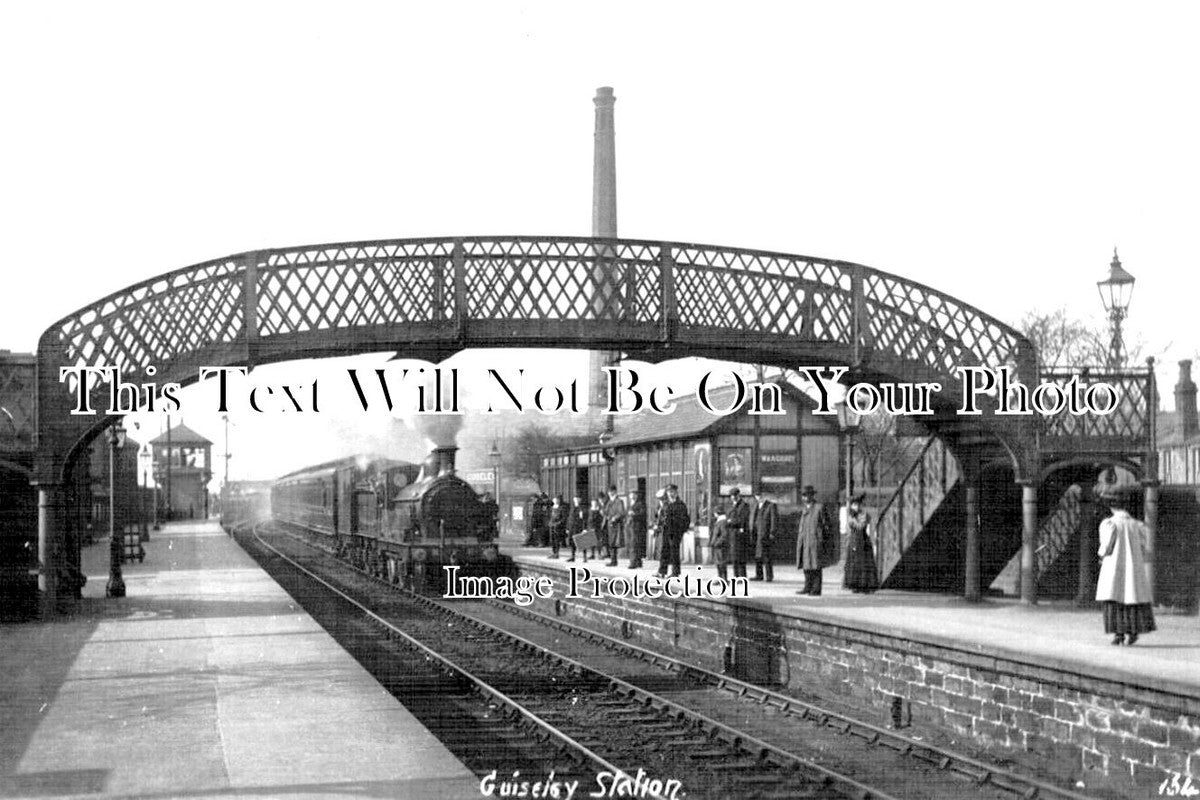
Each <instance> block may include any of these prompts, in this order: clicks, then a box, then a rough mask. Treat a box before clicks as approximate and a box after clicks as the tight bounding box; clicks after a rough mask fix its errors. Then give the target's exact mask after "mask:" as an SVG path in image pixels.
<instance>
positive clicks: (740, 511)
mask: <svg viewBox="0 0 1200 800" xmlns="http://www.w3.org/2000/svg"><path fill="white" fill-rule="evenodd" d="M800 497H801V507H800V517H799V522H798V530H797V537H796V567H797V568H799V569H801V570H803V571H804V579H805V582H804V588H803V589H802V590H801V591H800V592H798V594H808V595H819V594H821V580H822V572H823V570H824V569H825V567H828V566H830V565H832V564H836V563H837V562H838V561H839V560H840V555H841V536H840V531H839V530H838V529H837V528H836V527H835V525H834V523H833V521H832V520H831V519H830V516H829V514H828V513H827V511H826V509H825V506H824V505H823V504H821V503H819V502H817V499H816V498H817V493H816V490H815V489H814V488H813V487H812V486H805V487H804V489H803V490H802V491H801V493H800ZM752 499H754V500H755V502H754V504H753V505H751V503H750V502H747V500H746V499H745V498H743V497H742V496H741V490H740V489H738V488H734V489H732V490H731V491H730V495H729V503H728V506H727V507H724V508H722V507H718V508H717V510H716V512H715V515H714V519H713V525H712V532H711V534H710V537H709V543H710V546H711V547H712V552H713V558H714V561H715V562H716V567H717V573H718V575H720V577H721V578H727V577H728V569H729V566H730V565H731V564H732V566H733V575H734V577H745V576H746V565H747V563H748V562H749V561H750V560H751V559H753V560H754V577H753V578H751V580H756V581H773V580H774V579H775V569H774V563H775V562H774V557H773V555H772V549H773V547H774V545H775V542H776V539H777V538H778V535H779V533H780V515H779V506H778V503H777V501H776V500H775V499H774V498H773V497H771V496H770V495H768V494H761V495H760V496H758V497H757V498H752ZM863 499H864V497H863V495H859V496H857V497H855V498H853V500H852V501H851V503H850V507H849V512H848V514H847V518H846V527H847V532H848V534H849V540H848V543H847V548H846V573H845V581H844V583H845V586H846V588H848V589H850V590H851V591H854V592H873V591H875V590H876V589H878V588H879V577H878V574H877V572H876V568H875V556H874V547H873V545H872V530H871V517H870V515H869V514H868V513H867V512H866V510H865V509H864V508H863V505H862V503H863ZM527 520H528V524H527V534H526V541H525V544H526V545H527V546H532V547H549V548H550V556H549V557H550V558H555V559H557V558H560V557H561V554H562V552H563V551H564V550H566V551H567V552H568V556H567V559H566V560H567V561H568V562H573V561H575V560H576V558H577V557H579V556H580V555H582V560H583V561H588V560H589V558H602V559H604V560H605V561H606V563H607V564H608V565H609V566H612V567H615V566H617V555H618V552H619V551H620V550H622V549H624V550H625V552H626V554H627V555H628V557H629V568H630V569H640V568H641V567H642V566H643V560H644V559H645V556H646V540H647V533H648V532H649V530H650V514H649V510H648V508H647V505H646V501H645V499H644V498H643V497H642V494H641V492H640V491H634V492H633V493H631V494H630V495H629V497H628V500H626V499H625V498H622V497H621V496H620V495H619V494H618V493H617V487H616V486H609V487H608V492H607V493H606V494H601V495H598V496H597V497H595V498H594V499H592V500H591V502H590V504H589V505H587V506H585V505H584V502H583V498H581V497H579V496H578V495H576V496H574V497H572V498H571V503H570V504H569V505H568V504H567V503H566V501H565V499H564V498H563V496H562V495H557V496H555V497H553V498H551V497H550V496H549V495H547V494H545V493H542V494H541V495H540V496H535V497H533V498H530V501H529V504H528V511H527ZM653 520H654V522H653V529H654V530H655V531H656V532H657V534H658V545H659V553H658V555H659V574H660V575H664V576H665V575H668V574H670V575H679V574H680V568H681V567H680V547H681V545H682V542H683V536H684V534H685V533H687V531H688V529H689V528H690V527H691V518H690V515H689V513H688V508H687V505H686V504H685V503H684V502H683V500H682V499H680V497H679V487H678V486H676V485H675V484H671V485H670V486H667V487H666V489H664V490H662V491H661V492H659V494H658V502H657V508H656V510H655V512H654V517H653ZM585 534H590V535H585ZM580 551H582V552H580Z"/></svg>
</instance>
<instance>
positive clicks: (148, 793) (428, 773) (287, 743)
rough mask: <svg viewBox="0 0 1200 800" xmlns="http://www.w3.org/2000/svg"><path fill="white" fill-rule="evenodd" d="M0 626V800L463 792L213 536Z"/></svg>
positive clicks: (370, 687) (470, 784)
mask: <svg viewBox="0 0 1200 800" xmlns="http://www.w3.org/2000/svg"><path fill="white" fill-rule="evenodd" d="M145 548H146V557H145V561H144V562H143V563H130V564H125V565H124V568H123V569H124V577H125V583H126V586H127V597H125V598H120V599H106V598H105V597H104V587H105V583H106V580H107V577H108V542H107V540H101V541H100V542H98V543H97V544H94V545H92V546H90V547H87V548H85V549H84V553H83V568H84V572H85V573H86V575H87V578H88V581H87V585H86V586H85V587H84V598H83V600H81V601H80V602H79V605H78V609H77V610H76V612H75V613H72V614H70V615H68V616H66V617H64V618H62V619H60V620H56V621H53V622H48V623H24V624H13V625H0V674H3V675H4V676H5V678H4V682H3V688H2V689H0V719H3V720H4V725H3V730H2V731H0V797H36V798H55V797H89V798H109V797H136V798H181V797H187V798H230V797H254V798H264V799H265V798H317V797H321V798H327V797H333V796H337V797H379V798H385V797H386V798H414V800H415V799H417V798H460V797H472V796H477V795H478V792H479V781H478V779H477V778H476V777H474V776H473V775H472V774H471V773H470V772H469V771H468V770H467V769H466V767H464V766H463V765H462V763H461V762H459V761H458V759H456V758H455V757H454V756H453V755H452V754H451V753H450V752H449V751H447V750H446V749H445V748H444V747H443V746H442V745H441V743H439V742H438V741H437V740H436V739H435V738H434V737H433V735H432V734H431V733H429V731H428V730H426V729H425V728H424V727H423V726H422V725H421V724H420V723H419V722H418V721H417V720H416V719H414V718H413V716H412V715H411V714H410V713H409V712H408V711H407V710H405V709H404V707H403V706H401V705H400V703H399V702H398V701H397V700H395V699H394V698H393V697H392V696H391V695H390V694H388V693H387V692H386V691H385V690H384V688H383V687H382V686H380V685H379V683H378V682H377V681H376V680H375V679H374V678H373V677H372V676H371V675H370V674H368V673H367V672H366V670H364V669H363V668H362V667H361V666H360V665H359V664H358V663H357V662H356V661H355V660H354V659H353V658H352V657H351V656H350V655H349V654H348V653H346V651H345V650H343V649H342V648H341V647H340V646H339V645H338V644H337V643H336V642H335V641H334V640H333V639H332V638H331V637H330V636H329V634H327V633H326V632H325V631H324V630H322V629H321V628H320V627H319V626H318V625H317V623H316V622H315V621H314V620H313V619H312V618H311V617H310V616H309V615H308V614H306V613H305V612H304V611H303V610H302V609H301V608H299V606H297V605H296V603H295V602H294V601H293V600H292V598H291V597H290V596H289V595H288V594H287V593H286V592H284V590H283V589H281V588H280V587H279V586H278V585H277V584H276V583H275V582H274V581H273V580H271V578H270V577H269V576H268V575H267V574H266V573H265V572H263V570H262V569H260V568H259V567H258V565H257V564H255V563H254V562H253V561H252V560H251V559H250V557H249V556H248V555H246V554H245V553H244V552H243V551H242V550H241V548H239V547H238V545H237V544H236V543H235V542H234V541H233V539H231V538H230V537H228V536H227V535H226V534H225V533H224V532H223V531H222V530H221V529H220V527H219V526H218V525H217V523H216V522H215V521H214V522H195V523H173V524H170V525H167V526H165V527H164V528H163V529H162V530H160V531H156V532H154V533H153V535H152V538H151V540H150V541H149V542H147V543H146V544H145Z"/></svg>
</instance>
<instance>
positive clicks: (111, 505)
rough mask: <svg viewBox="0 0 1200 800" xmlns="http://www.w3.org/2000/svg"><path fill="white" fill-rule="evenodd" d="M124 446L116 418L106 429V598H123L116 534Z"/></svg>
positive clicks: (118, 539) (119, 543) (123, 582)
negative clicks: (119, 468) (119, 456)
mask: <svg viewBox="0 0 1200 800" xmlns="http://www.w3.org/2000/svg"><path fill="white" fill-rule="evenodd" d="M124 446H125V426H124V425H122V424H121V420H120V419H119V418H118V419H117V421H116V422H115V423H113V425H112V427H111V428H109V429H108V535H109V541H108V584H107V585H106V586H105V587H104V594H105V596H106V597H124V596H125V578H124V577H122V575H121V549H122V546H123V544H124V543H123V542H122V541H121V536H120V535H118V533H117V451H118V450H120V449H121V448H122V447H124Z"/></svg>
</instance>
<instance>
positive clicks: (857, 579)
mask: <svg viewBox="0 0 1200 800" xmlns="http://www.w3.org/2000/svg"><path fill="white" fill-rule="evenodd" d="M863 498H864V495H861V494H860V495H858V496H857V497H855V498H853V499H852V500H851V501H850V513H849V514H848V515H847V517H846V527H847V528H848V532H849V534H850V537H849V541H848V542H847V544H846V572H845V575H844V577H843V578H842V585H843V586H845V587H846V588H847V589H849V590H850V591H852V592H861V593H870V592H873V591H875V590H876V589H878V588H879V573H878V572H876V570H875V548H874V547H873V546H872V545H871V515H870V514H868V513H867V512H866V511H865V510H864V509H863V507H862V502H863Z"/></svg>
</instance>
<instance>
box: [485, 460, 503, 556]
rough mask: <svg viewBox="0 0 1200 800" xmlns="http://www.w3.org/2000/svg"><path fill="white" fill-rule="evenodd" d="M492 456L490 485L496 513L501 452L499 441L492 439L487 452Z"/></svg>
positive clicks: (498, 524) (497, 523)
mask: <svg viewBox="0 0 1200 800" xmlns="http://www.w3.org/2000/svg"><path fill="white" fill-rule="evenodd" d="M488 455H489V456H491V457H492V486H493V487H494V488H495V492H494V493H493V494H492V499H493V500H494V501H495V503H496V509H497V513H499V508H500V458H501V456H502V455H503V453H501V452H500V443H499V442H498V441H497V440H495V439H492V452H490V453H488ZM496 527H497V531H496V532H497V533H499V530H498V529H499V527H500V520H498V519H497V520H496Z"/></svg>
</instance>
